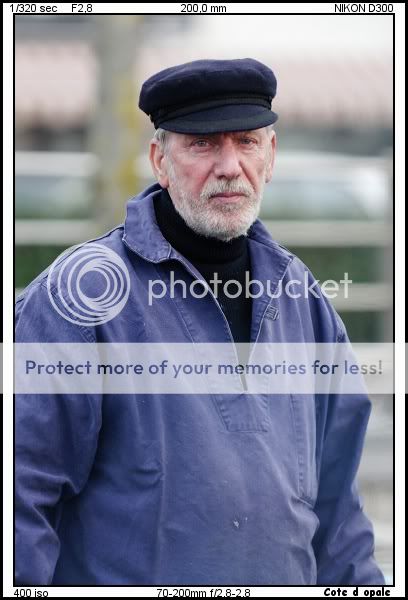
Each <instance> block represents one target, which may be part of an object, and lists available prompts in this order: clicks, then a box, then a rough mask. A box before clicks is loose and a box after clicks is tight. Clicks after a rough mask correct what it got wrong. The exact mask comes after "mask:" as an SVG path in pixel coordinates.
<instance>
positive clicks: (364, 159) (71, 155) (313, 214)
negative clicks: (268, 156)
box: [15, 14, 393, 583]
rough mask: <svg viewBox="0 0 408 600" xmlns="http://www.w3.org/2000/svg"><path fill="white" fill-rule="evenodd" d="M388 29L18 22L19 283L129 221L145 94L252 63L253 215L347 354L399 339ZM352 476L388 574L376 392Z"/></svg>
mask: <svg viewBox="0 0 408 600" xmlns="http://www.w3.org/2000/svg"><path fill="white" fill-rule="evenodd" d="M392 48H393V23H392V16H385V15H384V16H382V15H375V16H374V15H353V16H348V15H327V16H324V15H323V16H319V15H312V14H311V15H300V16H297V15H290V16H287V15H267V16H256V15H240V16H234V15H203V16H200V15H192V16H188V15H169V16H165V15H139V16H138V15H136V16H120V15H117V16H116V15H110V16H104V15H92V16H91V15H89V16H87V15H84V16H82V15H56V16H40V15H39V16H37V15H35V16H34V15H33V16H29V15H16V16H15V151H16V156H15V215H16V224H15V243H16V248H15V282H16V292H17V293H18V292H19V291H21V289H23V288H24V287H25V286H26V285H27V284H28V283H29V282H30V281H31V280H32V279H34V277H36V276H37V275H38V274H39V273H40V272H41V271H42V270H43V269H44V268H46V267H47V266H48V265H49V264H50V263H51V262H52V261H53V260H54V258H55V257H56V256H57V255H58V254H60V253H61V252H62V251H63V250H64V249H66V248H67V247H69V246H71V245H73V244H76V243H79V242H82V241H85V240H87V239H91V238H93V237H96V236H98V235H101V234H102V233H103V232H105V231H106V230H108V229H111V228H113V227H114V226H116V225H117V224H119V223H121V222H123V219H124V215H125V205H126V201H127V200H128V199H129V198H130V197H131V196H133V195H135V194H137V193H138V192H139V191H141V190H142V189H143V188H144V187H146V186H147V185H149V184H150V183H152V182H153V177H152V174H151V169H150V165H149V162H148V158H147V149H148V142H149V139H150V138H151V136H152V134H153V126H152V124H151V123H150V121H149V119H148V117H147V116H146V115H145V114H144V113H142V112H141V111H140V110H138V108H137V102H138V94H139V90H140V86H141V84H142V83H143V81H144V80H145V79H146V78H147V77H149V76H150V75H152V74H153V73H154V72H157V71H159V70H160V69H163V68H166V67H169V66H171V65H174V64H179V63H183V62H186V61H190V60H196V59H199V58H245V57H252V58H256V59H258V60H261V61H263V62H265V63H266V64H268V65H269V66H270V67H271V68H272V69H273V70H274V72H275V74H276V76H277V80H278V92H277V98H276V101H274V106H273V108H274V110H275V111H276V112H277V113H278V114H279V120H278V122H277V124H276V127H275V129H276V131H277V138H278V152H277V158H276V164H275V171H274V176H273V180H272V182H271V183H270V184H269V185H268V186H267V187H266V188H265V196H264V200H263V205H262V213H261V218H262V219H263V220H264V222H265V223H266V224H267V226H268V227H269V229H270V231H271V233H272V235H273V237H274V238H275V239H276V240H277V241H278V242H280V243H281V244H283V245H285V246H287V247H288V248H289V249H290V250H291V251H293V252H295V253H296V254H297V255H298V256H299V257H300V258H301V259H302V260H303V261H304V262H305V263H306V264H307V265H308V266H309V268H310V269H311V270H312V272H313V274H314V275H315V277H317V278H318V279H320V280H325V279H334V280H336V281H340V279H342V278H343V277H344V274H345V273H348V277H349V278H350V279H352V280H353V284H352V285H351V286H350V290H349V291H350V293H349V297H348V298H344V297H338V298H336V299H335V300H333V304H334V306H335V307H336V309H337V310H338V312H339V314H340V316H341V317H342V319H343V321H344V322H345V324H346V327H347V330H348V333H349V336H350V338H351V340H352V341H354V342H364V343H367V344H370V343H372V342H392V340H393V312H392V311H393V280H392V277H393V239H392V230H393V229H392V222H393V214H392V209H393V205H392V186H393V181H392V166H393V165H392V157H393V129H392V127H393V108H392V107H393V63H392ZM371 399H372V402H373V411H372V416H371V419H370V424H369V430H368V434H367V441H366V446H365V449H364V456H363V460H362V464H361V468H360V473H359V482H360V490H361V493H362V496H363V500H364V504H365V509H366V511H367V513H368V515H369V516H370V518H371V519H372V521H373V523H374V527H375V534H376V557H377V560H378V562H379V564H380V566H381V567H382V569H383V571H384V573H385V575H386V578H387V582H388V583H392V577H393V546H392V544H393V493H392V489H393V452H392V445H393V440H392V430H393V427H392V421H393V403H392V397H390V396H382V395H378V394H377V395H373V396H372V398H371Z"/></svg>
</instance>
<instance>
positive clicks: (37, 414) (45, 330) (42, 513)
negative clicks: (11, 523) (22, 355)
mask: <svg viewBox="0 0 408 600" xmlns="http://www.w3.org/2000/svg"><path fill="white" fill-rule="evenodd" d="M84 337H85V336H84V333H83V331H81V327H79V326H76V325H75V324H70V323H68V322H67V321H65V320H64V319H63V318H62V317H61V316H60V315H58V313H57V312H56V311H55V310H54V309H53V308H52V306H51V303H50V302H49V299H48V297H47V290H46V289H45V288H44V286H43V284H39V285H35V286H33V288H32V289H31V290H30V291H29V292H28V293H27V294H26V295H25V296H24V298H22V299H20V300H18V301H17V304H16V333H15V339H16V343H19V342H36V343H38V342H41V343H44V346H43V349H44V350H43V351H44V356H46V353H47V346H46V344H47V343H48V342H76V343H79V342H81V343H83V342H85V339H84ZM88 341H89V339H88ZM100 409H101V406H100V397H98V396H90V395H86V394H72V395H70V394H16V395H15V582H14V584H15V585H47V584H50V583H51V582H52V578H53V574H54V569H55V565H56V563H57V560H58V556H59V548H60V542H59V539H58V523H59V520H60V518H61V514H62V510H63V503H64V502H65V501H67V500H69V499H70V498H71V497H73V496H74V495H76V494H78V493H79V492H80V491H81V489H82V488H83V487H84V485H85V483H86V481H87V479H88V476H89V472H90V470H91V467H92V464H93V461H94V456H95V452H96V447H97V439H98V433H99V429H100V426H101V416H100V415H101V410H100Z"/></svg>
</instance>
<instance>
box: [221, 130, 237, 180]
mask: <svg viewBox="0 0 408 600" xmlns="http://www.w3.org/2000/svg"><path fill="white" fill-rule="evenodd" d="M241 174H242V169H241V164H240V158H239V152H238V149H237V148H236V147H235V144H234V142H233V141H232V140H231V139H227V140H223V141H222V142H221V144H220V146H219V149H218V152H217V157H216V163H215V167H214V175H215V176H216V177H226V178H228V179H234V178H235V177H239V175H241Z"/></svg>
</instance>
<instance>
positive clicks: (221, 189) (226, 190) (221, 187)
mask: <svg viewBox="0 0 408 600" xmlns="http://www.w3.org/2000/svg"><path fill="white" fill-rule="evenodd" d="M253 192H254V190H253V188H252V187H251V186H249V185H246V184H245V183H242V182H240V181H215V182H213V183H209V184H208V185H206V186H205V188H204V189H203V190H202V191H201V194H200V198H201V200H203V201H206V200H209V199H210V198H211V197H212V196H217V195H218V194H242V195H244V196H250V195H251V194H252V193H253Z"/></svg>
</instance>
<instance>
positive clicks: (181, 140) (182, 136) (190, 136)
mask: <svg viewBox="0 0 408 600" xmlns="http://www.w3.org/2000/svg"><path fill="white" fill-rule="evenodd" d="M271 131H272V130H271V129H270V127H261V128H259V129H247V130H244V131H226V132H219V133H176V132H174V131H166V134H165V135H166V138H168V139H169V140H170V139H171V140H172V141H173V142H174V144H175V145H178V144H180V145H183V144H185V143H188V142H189V141H191V140H195V139H214V140H222V139H225V138H239V137H242V136H252V137H254V138H256V139H259V140H264V139H267V138H268V137H269V133H270V132H271Z"/></svg>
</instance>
